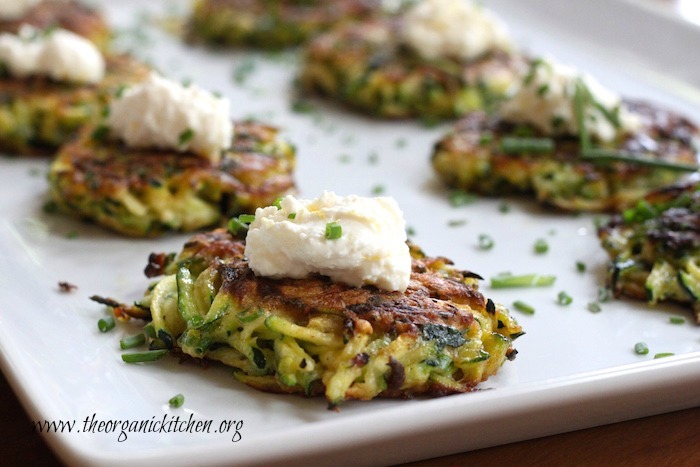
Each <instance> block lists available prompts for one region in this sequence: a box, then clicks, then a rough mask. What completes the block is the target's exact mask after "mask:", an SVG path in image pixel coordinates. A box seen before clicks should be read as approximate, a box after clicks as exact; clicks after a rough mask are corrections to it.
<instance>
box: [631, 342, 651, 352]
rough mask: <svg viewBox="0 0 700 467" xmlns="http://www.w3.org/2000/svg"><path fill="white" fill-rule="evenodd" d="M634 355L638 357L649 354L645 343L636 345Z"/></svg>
mask: <svg viewBox="0 0 700 467" xmlns="http://www.w3.org/2000/svg"><path fill="white" fill-rule="evenodd" d="M634 353H636V354H637V355H646V354H648V353H649V347H648V346H647V345H646V344H645V343H644V342H637V343H636V344H634Z"/></svg>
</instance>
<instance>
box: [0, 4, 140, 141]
mask: <svg viewBox="0 0 700 467" xmlns="http://www.w3.org/2000/svg"><path fill="white" fill-rule="evenodd" d="M49 3H50V2H49ZM105 63H106V72H105V77H104V79H103V80H102V81H101V82H100V83H99V84H97V85H87V84H75V83H64V82H61V83H59V82H56V81H53V80H51V79H49V78H47V77H45V76H34V77H29V78H21V79H20V78H13V77H10V76H2V77H0V150H2V151H5V152H8V153H10V154H49V153H52V152H53V151H54V150H55V149H56V148H58V147H59V146H60V145H61V144H63V143H64V142H66V141H67V140H68V139H69V138H70V137H71V136H73V135H74V134H75V132H76V131H77V130H78V129H79V128H80V127H82V126H83V125H84V124H86V123H88V122H89V121H90V120H92V119H93V118H95V117H97V116H99V114H100V112H101V111H102V108H103V107H104V105H105V104H106V102H107V101H108V100H109V98H110V97H111V96H112V95H114V93H115V92H116V91H117V90H119V89H120V87H122V86H124V85H128V84H133V83H135V82H138V81H140V80H142V79H144V78H145V77H146V76H147V75H148V73H149V72H150V68H148V67H147V66H146V65H144V64H142V63H140V62H138V61H136V60H134V59H133V58H131V57H129V56H126V55H116V56H110V57H106V58H105Z"/></svg>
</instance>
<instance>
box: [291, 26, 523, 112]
mask: <svg viewBox="0 0 700 467" xmlns="http://www.w3.org/2000/svg"><path fill="white" fill-rule="evenodd" d="M399 27H400V20H397V19H395V18H383V19H376V20H372V21H364V22H357V23H349V24H344V25H341V26H338V27H335V28H333V29H332V30H330V31H328V32H326V33H324V34H321V35H319V36H317V37H315V38H314V39H313V40H311V41H309V43H308V44H307V45H306V46H305V48H304V58H303V62H302V68H301V71H300V74H299V80H298V81H299V85H300V88H301V90H302V91H303V92H305V93H309V94H319V95H322V96H327V97H330V98H332V99H336V100H338V101H339V102H341V103H343V104H345V105H348V106H349V107H352V108H354V109H357V110H360V111H362V112H365V113H368V114H370V115H374V116H378V117H383V118H422V119H424V120H427V121H430V120H435V119H448V118H455V117H459V116H461V115H464V114H465V113H467V112H469V111H472V110H484V109H490V108H492V107H493V106H494V105H495V104H496V103H497V102H498V101H499V100H501V99H502V98H503V96H504V94H505V91H506V89H507V88H508V86H509V85H510V84H511V83H512V82H513V81H514V80H515V78H516V77H517V76H518V70H519V69H520V68H522V67H524V66H525V59H524V58H522V57H519V56H517V55H512V54H509V53H507V52H505V51H497V52H494V53H491V54H488V55H486V56H484V57H481V58H479V59H477V60H472V61H469V62H464V61H459V60H455V59H447V58H445V59H440V60H425V59H423V58H421V57H420V56H418V55H417V54H416V53H415V52H412V51H411V50H409V49H408V48H407V47H405V46H403V45H401V44H400V42H399V41H398V40H397V37H398V35H399V29H398V28H399Z"/></svg>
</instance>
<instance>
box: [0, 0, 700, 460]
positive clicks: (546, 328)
mask: <svg viewBox="0 0 700 467" xmlns="http://www.w3.org/2000/svg"><path fill="white" fill-rule="evenodd" d="M486 4H487V5H488V6H490V7H492V8H493V9H495V10H496V11H497V12H498V13H499V14H500V15H501V16H502V17H503V18H504V19H505V20H506V21H507V22H508V24H509V25H510V27H511V29H512V32H513V34H514V35H515V37H516V38H517V39H518V42H519V44H521V46H522V47H523V48H524V49H526V50H528V51H529V52H532V53H540V54H548V55H553V56H555V57H557V58H558V59H559V60H561V61H563V62H567V63H570V64H573V65H576V66H579V67H580V68H583V69H586V70H589V71H590V72H592V73H593V74H594V75H596V76H598V77H599V78H600V80H601V81H602V82H604V83H606V84H607V85H609V86H610V87H612V88H614V89H616V90H618V91H619V92H621V93H623V94H625V95H627V96H630V97H643V98H647V99H649V100H652V101H656V102H659V103H660V104H662V105H665V106H669V107H672V108H674V109H677V110H680V111H682V112H684V113H686V114H688V115H689V116H691V117H693V118H694V119H695V120H697V121H700V111H698V110H697V109H700V106H699V104H700V92H699V89H700V64H699V63H698V62H697V61H695V60H691V57H693V56H694V52H695V50H694V49H693V45H694V44H697V43H698V41H700V30H698V29H696V28H694V27H692V26H690V25H688V24H685V23H683V22H681V21H679V20H676V19H674V18H673V17H670V16H663V15H656V14H653V13H652V12H651V11H650V10H647V9H641V8H638V7H637V6H635V5H634V4H633V2H627V1H623V0H615V1H611V0H588V1H573V0H568V1H561V0H529V1H527V2H523V1H521V0H492V1H488V2H486ZM102 5H103V7H104V9H105V11H106V13H107V15H108V17H109V19H110V21H111V22H112V23H113V24H114V25H115V27H116V28H117V30H118V42H119V44H120V45H121V46H122V47H126V48H130V49H132V50H133V52H134V53H135V54H136V55H138V56H140V57H142V58H144V59H147V60H149V61H151V62H152V63H153V64H154V65H156V66H157V67H158V68H159V69H160V70H161V71H162V72H163V73H164V74H166V75H167V76H170V77H172V78H175V79H178V80H179V79H190V80H192V81H193V82H196V83H198V84H199V85H201V86H203V87H205V88H208V89H211V90H215V91H219V92H222V93H223V94H224V95H226V96H228V97H229V98H230V99H231V102H232V110H233V114H234V116H235V117H236V118H246V117H250V116H255V117H257V118H259V119H261V120H264V121H267V122H270V123H273V124H275V125H278V126H280V127H281V128H283V129H284V135H285V137H286V138H288V139H289V140H291V141H292V142H294V143H295V145H296V146H297V150H298V172H297V182H298V186H299V188H300V192H301V195H303V196H305V197H315V196H317V195H319V194H320V193H321V191H323V190H325V189H328V190H333V191H336V192H337V193H340V194H350V193H357V194H361V195H371V194H372V193H373V191H375V190H376V189H377V187H381V188H383V190H384V193H385V194H388V195H391V196H394V197H395V198H396V199H397V200H398V202H399V204H400V205H401V206H402V208H403V210H404V212H405V216H406V219H407V223H408V225H409V226H410V227H411V228H412V229H413V230H414V231H415V235H413V236H412V238H413V240H414V241H415V242H416V243H418V244H419V245H421V246H422V247H423V249H424V250H425V251H426V253H428V254H430V255H444V256H447V257H449V258H451V259H452V260H454V262H455V263H456V265H457V266H458V267H460V268H463V269H469V270H472V271H475V272H477V273H479V274H481V275H482V276H484V277H485V278H487V279H488V278H490V277H492V276H493V275H495V274H497V273H499V272H502V271H511V272H513V273H530V272H534V273H551V274H555V275H556V276H557V282H556V284H555V285H554V286H553V287H549V288H540V289H526V290H515V291H514V290H492V289H491V288H490V287H489V285H488V281H484V284H483V286H482V291H483V292H484V294H485V295H486V296H488V297H491V298H493V299H494V300H495V301H497V302H501V303H504V304H506V305H510V304H511V303H512V302H513V301H514V300H517V299H520V300H523V301H526V302H528V303H530V304H531V305H533V306H534V307H535V308H536V312H535V314H533V315H517V313H518V312H517V311H513V313H515V314H516V315H517V317H518V320H519V322H520V323H521V324H522V325H523V327H524V328H525V330H526V332H527V334H526V335H525V336H523V337H521V338H520V339H518V340H517V341H516V347H517V349H518V351H519V354H518V357H517V359H515V361H513V362H506V364H505V365H504V367H503V368H502V370H501V372H500V373H499V374H498V375H497V376H496V377H494V378H492V379H491V380H489V381H488V382H486V383H485V384H483V386H482V388H483V389H488V390H483V391H477V392H473V393H470V394H464V395H459V396H451V397H446V398H440V399H432V400H412V401H391V400H376V401H372V402H363V403H348V404H345V405H343V406H342V409H341V410H340V412H333V411H328V410H326V404H325V402H324V401H323V400H321V399H304V398H300V397H292V396H279V395H273V394H265V393H260V392H257V391H254V390H252V389H249V388H247V387H245V386H243V385H242V384H239V383H237V382H236V381H234V379H233V378H232V376H231V375H230V373H229V371H228V370H227V369H225V368H221V367H217V366H212V367H210V368H209V369H206V370H203V369H201V368H199V367H196V366H194V365H180V364H178V363H177V362H176V361H174V359H165V360H161V361H160V362H158V363H157V364H152V365H127V364H124V363H123V362H122V361H121V358H120V354H121V351H120V349H119V338H120V337H122V336H123V335H126V334H130V333H133V332H135V330H136V325H134V327H133V328H132V327H130V326H118V328H117V330H115V331H114V332H111V333H107V334H102V333H100V332H99V331H98V330H97V326H96V323H97V320H98V319H99V318H100V317H103V316H104V315H105V310H104V308H103V307H101V306H99V305H97V304H95V303H93V302H91V301H89V300H88V297H89V296H90V295H93V294H99V295H103V296H110V297H116V298H120V299H123V300H125V301H128V300H135V299H137V298H138V297H139V296H140V295H141V294H142V292H143V290H145V288H146V286H147V285H148V280H147V279H146V278H145V277H144V276H143V274H142V271H143V267H144V266H145V264H146V258H147V256H148V254H149V253H150V252H153V251H156V252H161V251H163V252H171V251H178V250H179V248H180V247H181V245H182V243H183V242H184V241H185V240H186V239H187V237H188V236H187V235H171V236H168V237H165V238H162V239H155V240H132V239H124V238H120V237H117V236H115V235H113V234H110V233H108V232H105V231H102V230H101V229H99V228H97V227H93V226H90V225H86V224H82V223H79V222H77V221H74V220H72V219H67V218H63V217H61V216H57V215H50V214H46V213H44V212H43V210H42V206H43V204H44V202H45V200H46V191H47V186H46V180H45V174H46V171H47V166H48V163H47V161H45V160H26V159H18V158H6V157H2V158H0V258H2V261H0V363H1V364H2V369H3V371H4V373H5V375H6V376H7V377H8V379H9V380H10V382H11V384H12V386H13V387H14V389H15V391H16V392H17V393H18V395H19V397H20V399H21V400H22V402H23V403H24V405H25V407H26V409H27V410H28V411H29V413H30V415H31V417H32V418H33V419H34V420H48V421H68V422H70V421H76V424H75V427H74V429H73V431H72V432H70V433H68V432H64V433H52V434H49V435H47V436H46V439H47V441H48V442H49V443H50V445H51V446H52V447H53V448H54V449H55V450H56V452H57V453H58V455H59V456H60V457H61V458H62V459H63V460H64V461H66V462H67V463H70V464H84V465H94V464H97V463H99V464H102V465H130V466H141V465H143V466H146V465H153V464H154V462H155V463H158V464H160V465H165V464H168V465H173V466H175V465H216V464H226V465H231V464H236V463H240V464H247V465H251V464H261V465H274V464H284V465H296V464H299V465H301V464H307V463H308V462H312V461H319V460H323V461H325V462H326V463H330V462H332V463H333V464H337V465H341V464H353V465H361V464H387V463H396V462H403V461H409V460H417V459H422V458H429V457H434V456H438V455H444V454H449V453H454V452H461V451H466V450H470V449H476V448H481V447H486V446H492V445H496V444H501V443H507V442H513V441H518V440H523V439H528V438H533V437H539V436H544V435H548V434H553V433H560V432H564V431H569V430H575V429H579V428H583V427H589V426H594V425H599V424H604V423H610V422H615V421H619V420H624V419H630V418H635V417H641V416H645V415H650V414H656V413H662V412H666V411H672V410H677V409H682V408H687V407H691V406H696V405H698V404H700V393H698V391H697V390H696V388H697V387H698V384H699V383H700V333H699V330H698V328H697V327H696V325H695V324H693V320H692V317H691V315H690V313H689V312H688V311H686V310H683V309H681V308H676V307H662V308H658V309H651V308H649V307H648V306H647V305H645V304H643V303H632V302H629V301H611V302H606V303H603V305H602V311H601V312H599V313H591V312H590V311H588V310H587V307H586V305H587V303H588V302H591V301H595V300H596V294H597V289H598V287H599V286H600V285H602V283H603V281H604V275H605V261H606V256H605V254H604V252H603V251H602V250H601V249H600V247H599V245H598V242H597V238H596V235H595V228H594V223H593V221H594V218H593V216H587V215H581V216H569V215H562V214H552V213H548V212H546V211H544V210H542V209H541V208H539V207H537V206H536V205H535V204H534V203H531V202H528V201H523V200H513V199H508V200H506V202H507V203H508V204H509V206H510V211H509V212H508V213H502V212H500V210H499V206H500V204H501V203H502V201H503V200H500V199H496V200H490V199H480V200H478V201H476V202H475V203H472V204H470V205H467V206H463V207H459V208H456V207H452V206H451V205H450V204H449V202H448V201H447V190H445V189H444V188H442V187H441V186H440V184H439V183H438V181H437V179H436V177H435V176H434V175H433V173H432V169H431V167H430V163H429V155H430V151H431V147H432V145H433V144H434V142H435V141H436V139H437V138H438V137H439V136H440V135H441V134H442V133H443V132H445V131H446V130H447V129H448V128H449V126H446V125H445V126H439V127H434V128H426V127H424V126H422V125H421V124H417V123H411V122H380V121H376V120H372V119H367V118H363V117H361V116H357V115H355V114H352V113H348V112H345V111H344V110H342V109H338V108H335V107H334V106H332V105H326V104H323V103H320V102H315V103H314V105H315V106H316V111H315V112H312V113H295V112H294V111H293V110H292V107H291V102H292V100H293V98H294V85H293V79H294V75H295V70H296V67H297V62H296V56H295V54H294V53H293V52H290V53H284V54H266V53H254V52H243V51H234V52H230V51H221V50H218V51H212V50H207V49H205V48H201V47H192V46H189V45H186V44H184V43H183V42H182V41H181V40H180V39H179V38H178V37H176V35H174V34H172V33H170V32H167V31H168V29H169V28H168V25H172V24H173V21H172V18H174V17H178V16H182V15H185V14H186V12H187V9H188V5H189V3H188V2H184V1H155V0H154V1H149V2H143V1H137V0H120V1H118V2H115V1H112V2H107V1H104V2H102ZM236 77H238V79H235V78H236ZM451 221H460V222H458V223H457V224H460V225H458V226H450V225H454V224H455V223H454V222H451ZM482 233H488V234H490V235H491V236H492V237H493V239H494V241H495V246H494V248H493V249H492V250H490V251H480V250H479V249H478V248H477V239H478V236H479V235H480V234H482ZM538 238H545V239H546V240H547V241H548V243H549V246H550V248H549V252H548V253H547V254H545V255H535V254H534V253H533V248H532V247H533V244H534V242H535V241H536V240H537V239H538ZM577 261H583V262H585V264H586V265H587V270H586V272H585V273H580V272H578V271H577V269H576V267H575V264H576V262H577ZM59 281H68V282H70V283H73V284H76V285H77V286H78V289H77V290H76V291H75V292H73V293H71V294H65V293H60V292H59V291H58V286H57V283H58V282H59ZM560 290H565V291H567V292H568V293H569V294H570V295H571V296H572V297H573V298H574V301H573V303H572V304H571V305H569V306H566V307H563V306H560V305H558V304H557V303H556V296H557V293H558V292H559V291H560ZM670 316H681V317H683V318H685V323H684V324H681V325H678V324H671V323H670V322H669V317H670ZM638 341H644V342H646V343H647V344H648V346H649V348H650V349H651V352H650V354H649V355H646V356H640V355H637V354H635V353H634V351H633V347H634V344H635V343H636V342H638ZM661 352H672V353H674V354H675V356H672V357H667V358H663V359H653V357H652V355H653V354H655V353H661ZM177 393H182V394H184V395H185V398H186V399H185V404H184V406H183V407H182V408H179V409H172V408H170V407H169V406H168V399H169V398H170V397H172V396H173V395H175V394H177ZM93 416H94V420H96V421H104V422H107V421H115V422H117V425H115V426H116V429H115V430H107V428H108V426H109V425H107V424H106V423H105V424H104V425H103V428H104V429H103V430H102V432H97V429H96V428H93V429H92V430H90V429H89V428H90V423H89V422H90V421H91V420H93ZM177 416H179V417H180V419H181V420H187V419H189V417H190V416H192V418H193V419H196V420H202V421H207V420H211V422H212V424H211V429H210V432H209V433H190V432H185V433H172V432H170V433H165V432H156V433H153V432H151V433H132V432H127V433H125V434H126V439H123V437H122V434H121V427H122V426H123V425H122V423H123V422H124V421H129V422H139V421H149V420H150V421H157V420H162V419H163V418H164V417H165V418H166V419H167V420H170V419H171V417H177ZM86 419H87V420H88V423H87V424H86V423H85V420H86ZM226 421H229V422H232V421H235V422H236V423H237V424H238V427H239V429H238V430H237V431H236V430H235V428H234V427H235V426H236V425H235V424H233V425H230V426H231V427H232V429H229V430H228V431H227V430H222V431H225V432H223V433H222V432H220V431H219V427H220V426H221V424H222V422H223V423H226ZM94 426H95V425H93V427H94ZM86 429H87V430H86ZM105 431H109V432H105Z"/></svg>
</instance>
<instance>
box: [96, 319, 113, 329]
mask: <svg viewBox="0 0 700 467" xmlns="http://www.w3.org/2000/svg"><path fill="white" fill-rule="evenodd" d="M114 326H116V323H115V322H114V316H107V317H106V318H100V320H99V321H98V322H97V329H99V330H100V332H107V331H110V330H112V329H114Z"/></svg>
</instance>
